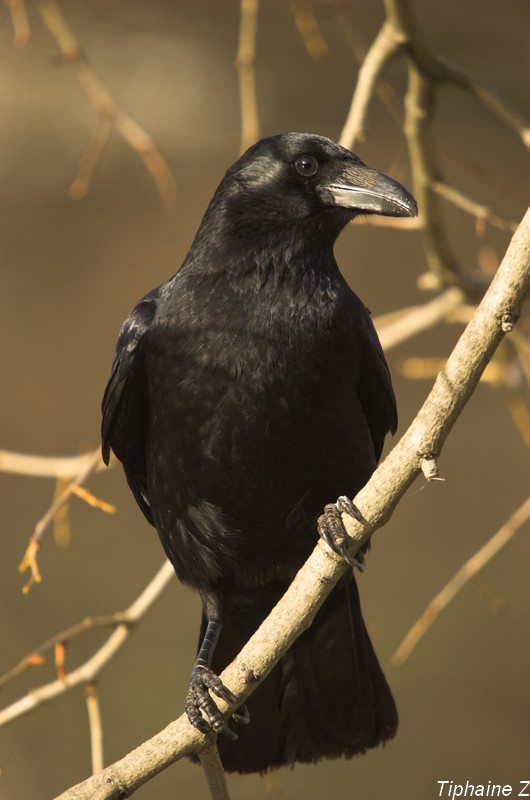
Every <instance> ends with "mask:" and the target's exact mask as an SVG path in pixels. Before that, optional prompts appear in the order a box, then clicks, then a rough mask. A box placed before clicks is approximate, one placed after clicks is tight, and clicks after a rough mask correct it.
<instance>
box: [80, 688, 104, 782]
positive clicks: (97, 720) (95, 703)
mask: <svg viewBox="0 0 530 800" xmlns="http://www.w3.org/2000/svg"><path fill="white" fill-rule="evenodd" d="M85 701H86V707H87V712H88V725H89V728H90V752H91V755H92V774H93V775H94V774H95V773H96V772H100V771H101V770H102V769H103V767H104V766H105V761H104V759H103V725H102V724H101V708H100V704H99V695H98V690H97V686H96V684H95V683H94V682H93V681H89V682H88V683H87V685H86V686H85Z"/></svg>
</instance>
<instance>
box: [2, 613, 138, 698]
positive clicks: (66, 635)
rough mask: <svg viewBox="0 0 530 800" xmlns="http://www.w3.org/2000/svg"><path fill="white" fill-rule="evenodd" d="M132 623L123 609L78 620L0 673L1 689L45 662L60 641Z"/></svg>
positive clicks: (67, 641)
mask: <svg viewBox="0 0 530 800" xmlns="http://www.w3.org/2000/svg"><path fill="white" fill-rule="evenodd" d="M132 624H133V623H132V621H131V620H130V619H129V618H127V617H125V616H124V613H123V612H122V611H117V612H115V613H114V614H105V615H104V616H98V617H85V619H84V620H82V622H78V623H77V624H76V625H72V626H71V627H70V628H66V630H63V631H60V633H57V634H55V636H52V637H51V638H50V639H47V640H46V641H45V642H44V643H43V644H41V645H39V647H36V648H35V649H34V650H32V651H31V653H28V654H27V655H26V656H24V658H22V659H21V660H20V661H19V662H18V664H15V666H14V667H12V668H11V669H10V670H8V671H7V672H5V673H4V674H3V675H0V689H1V688H3V687H4V686H6V684H8V683H10V682H11V681H12V680H14V679H15V678H18V677H19V676H20V675H22V674H23V673H24V672H25V671H26V670H27V669H29V668H30V667H35V666H41V665H43V664H45V663H46V657H45V656H46V654H47V653H49V652H50V651H52V650H53V649H54V648H55V646H56V645H57V644H58V643H59V642H63V643H70V642H72V641H73V640H74V639H76V638H77V637H78V636H81V635H82V634H84V633H87V632H88V631H93V630H97V629H99V628H109V627H111V628H116V627H117V626H118V625H129V626H131V625H132Z"/></svg>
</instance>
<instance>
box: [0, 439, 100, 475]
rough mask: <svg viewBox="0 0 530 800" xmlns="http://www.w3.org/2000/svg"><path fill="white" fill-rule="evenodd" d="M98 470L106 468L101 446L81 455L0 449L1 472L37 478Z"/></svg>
mask: <svg viewBox="0 0 530 800" xmlns="http://www.w3.org/2000/svg"><path fill="white" fill-rule="evenodd" d="M85 468H86V469H88V470H89V472H91V471H92V468H94V471H96V472H98V471H99V470H100V469H104V468H105V464H104V463H103V460H102V459H101V455H100V449H99V447H98V448H97V449H96V450H92V451H90V452H89V453H83V454H82V455H79V456H66V457H62V456H35V455H26V454H25V453H14V452H13V451H11V450H0V472H12V473H14V474H16V475H32V476H34V477H35V478H63V479H64V480H66V479H68V478H75V477H76V476H77V475H79V473H80V472H82V470H84V469H85Z"/></svg>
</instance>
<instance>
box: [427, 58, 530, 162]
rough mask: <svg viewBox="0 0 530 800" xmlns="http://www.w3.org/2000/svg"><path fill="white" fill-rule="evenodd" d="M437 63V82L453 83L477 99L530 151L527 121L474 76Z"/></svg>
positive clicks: (454, 67)
mask: <svg viewBox="0 0 530 800" xmlns="http://www.w3.org/2000/svg"><path fill="white" fill-rule="evenodd" d="M437 63H438V66H439V68H440V75H439V80H442V81H445V82H447V83H453V84H455V86H459V87H460V88H462V89H465V90H466V91H468V92H470V94H472V95H474V96H475V97H477V98H478V99H479V100H480V101H481V102H482V103H483V105H484V106H486V108H489V110H490V111H492V112H493V113H494V114H495V115H496V116H497V117H498V118H499V119H500V120H502V122H504V123H505V124H506V125H507V126H508V127H509V128H511V129H512V130H513V131H514V132H515V133H516V134H517V135H518V136H520V138H521V140H522V142H523V144H524V145H525V147H527V148H528V149H530V122H529V121H528V120H527V119H525V118H524V117H523V116H522V115H521V114H519V113H518V112H517V111H515V109H513V108H511V107H510V106H509V105H508V103H506V101H505V100H504V99H503V98H502V97H501V96H500V95H499V94H497V92H495V91H494V90H493V89H491V88H490V87H489V86H486V84H484V83H483V82H482V81H480V80H479V79H478V78H476V77H475V76H473V75H469V74H468V73H467V72H465V71H464V70H463V69H461V67H457V66H456V65H455V64H450V63H449V62H448V61H445V60H444V59H441V58H439V59H437Z"/></svg>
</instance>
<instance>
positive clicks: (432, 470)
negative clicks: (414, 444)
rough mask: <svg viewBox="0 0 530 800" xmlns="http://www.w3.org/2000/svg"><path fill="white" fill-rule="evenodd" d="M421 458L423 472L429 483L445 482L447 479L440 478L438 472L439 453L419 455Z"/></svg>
mask: <svg viewBox="0 0 530 800" xmlns="http://www.w3.org/2000/svg"><path fill="white" fill-rule="evenodd" d="M419 456H420V458H421V471H422V472H423V474H424V476H425V478H426V480H428V481H443V480H445V478H441V477H440V472H439V470H438V454H437V453H419Z"/></svg>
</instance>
